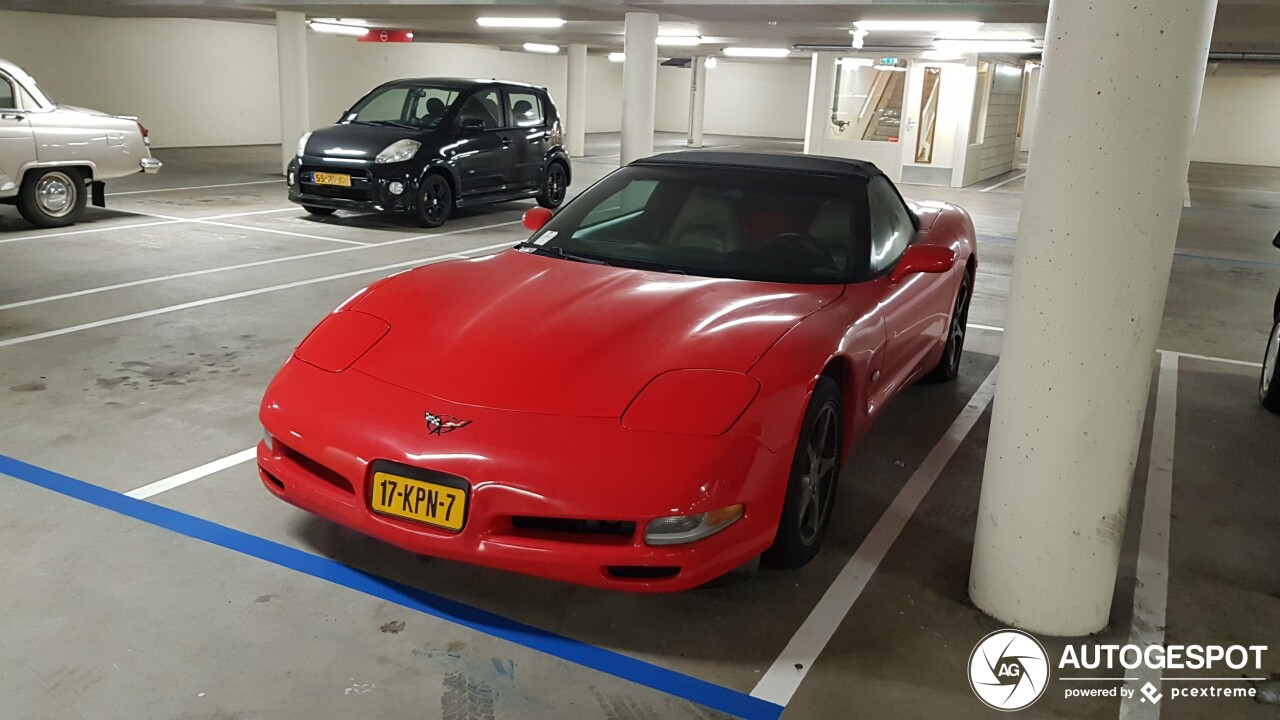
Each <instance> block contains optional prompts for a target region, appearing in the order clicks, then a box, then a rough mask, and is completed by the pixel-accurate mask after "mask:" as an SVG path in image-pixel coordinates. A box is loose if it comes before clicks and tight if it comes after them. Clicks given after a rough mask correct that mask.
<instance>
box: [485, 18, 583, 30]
mask: <svg viewBox="0 0 1280 720" xmlns="http://www.w3.org/2000/svg"><path fill="white" fill-rule="evenodd" d="M564 23H565V21H564V18H557V17H478V18H476V24H477V25H479V26H480V27H490V28H558V27H564Z"/></svg>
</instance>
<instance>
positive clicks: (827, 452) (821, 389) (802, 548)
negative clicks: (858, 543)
mask: <svg viewBox="0 0 1280 720" xmlns="http://www.w3.org/2000/svg"><path fill="white" fill-rule="evenodd" d="M842 418H843V416H842V415H841V411H840V389H839V388H838V387H837V386H836V383H835V381H833V380H832V379H831V378H829V377H826V376H823V377H821V378H819V379H818V384H817V386H816V387H815V388H814V389H813V397H812V398H811V399H810V400H809V409H808V410H807V411H806V412H805V416H804V423H803V424H802V425H801V426H800V439H799V442H797V443H796V455H795V459H794V460H793V461H792V463H791V478H790V480H789V481H788V482H787V497H786V500H785V501H784V502H783V505H782V519H781V520H780V521H779V522H778V534H777V535H776V536H775V537H774V540H773V546H772V547H770V548H769V549H768V550H766V551H765V555H764V557H765V559H766V560H768V561H769V563H770V564H772V565H775V566H778V567H790V568H793V567H800V566H801V565H804V564H805V563H807V562H809V561H810V560H812V559H813V558H814V556H815V555H817V554H818V550H819V549H821V548H822V541H823V539H824V538H825V537H826V535H827V527H828V526H829V525H830V524H831V508H832V507H833V506H834V504H835V503H834V501H835V495H836V485H837V484H838V481H839V479H840V458H841V457H842V455H841V446H842V445H843V441H844V429H843V428H844V421H843V419H842Z"/></svg>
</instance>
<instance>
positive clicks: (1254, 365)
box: [0, 307, 1262, 369]
mask: <svg viewBox="0 0 1280 720" xmlns="http://www.w3.org/2000/svg"><path fill="white" fill-rule="evenodd" d="M3 309H4V308H3V307H0V310H3ZM965 327H967V328H969V329H970V330H989V331H991V332H998V333H1002V332H1004V328H1002V327H996V326H995V325H979V324H977V323H969V324H968V325H966V326H965ZM1156 352H1160V353H1165V354H1170V355H1177V356H1178V357H1184V358H1191V359H1192V360H1205V361H1208V362H1216V363H1224V364H1227V365H1239V366H1241V367H1250V368H1258V369H1261V368H1262V363H1257V362H1253V361H1251V360H1236V359H1234V358H1224V357H1217V356H1216V355H1197V354H1195V353H1185V352H1178V351H1177V350H1157V351H1156Z"/></svg>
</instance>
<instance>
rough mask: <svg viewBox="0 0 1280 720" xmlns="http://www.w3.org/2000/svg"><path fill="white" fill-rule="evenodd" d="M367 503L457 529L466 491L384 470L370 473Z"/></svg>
mask: <svg viewBox="0 0 1280 720" xmlns="http://www.w3.org/2000/svg"><path fill="white" fill-rule="evenodd" d="M369 504H370V505H371V506H372V507H373V511H374V512H376V513H380V514H382V515H390V516H391V517H397V518H403V519H405V520H415V521H417V522H420V523H426V524H427V525H434V526H435V527H440V528H444V529H446V530H454V531H458V530H461V529H462V524H463V522H465V520H466V517H467V491H466V490H462V489H461V488H455V487H449V486H448V485H440V484H438V483H433V482H426V481H424V480H415V479H414V478H407V477H404V476H403V475H393V474H391V473H386V472H375V473H374V474H373V489H372V494H371V495H370V502H369Z"/></svg>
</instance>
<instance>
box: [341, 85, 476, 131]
mask: <svg viewBox="0 0 1280 720" xmlns="http://www.w3.org/2000/svg"><path fill="white" fill-rule="evenodd" d="M457 99H458V91H457V90H450V89H449V88H442V87H432V86H430V85H409V86H406V85H395V86H390V87H382V88H378V89H377V90H374V91H373V92H371V93H369V94H368V95H366V96H364V98H362V99H361V100H360V102H358V103H356V106H355V107H353V108H351V110H350V112H348V113H347V116H346V118H345V119H346V121H347V122H351V123H362V124H368V125H397V126H403V127H408V128H412V129H415V130H418V129H421V130H430V129H432V128H435V127H436V126H437V125H439V124H440V122H441V121H443V120H444V116H445V114H446V113H447V112H449V108H450V107H452V106H453V103H454V101H455V100H457Z"/></svg>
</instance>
